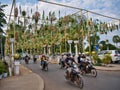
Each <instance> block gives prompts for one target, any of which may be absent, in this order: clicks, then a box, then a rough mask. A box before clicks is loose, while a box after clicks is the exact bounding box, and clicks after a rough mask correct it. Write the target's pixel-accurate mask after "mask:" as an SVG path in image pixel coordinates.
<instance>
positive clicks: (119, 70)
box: [96, 68, 120, 71]
mask: <svg viewBox="0 0 120 90" xmlns="http://www.w3.org/2000/svg"><path fill="white" fill-rule="evenodd" d="M96 69H97V70H100V71H120V70H117V69H116V70H109V69H98V68H96Z"/></svg>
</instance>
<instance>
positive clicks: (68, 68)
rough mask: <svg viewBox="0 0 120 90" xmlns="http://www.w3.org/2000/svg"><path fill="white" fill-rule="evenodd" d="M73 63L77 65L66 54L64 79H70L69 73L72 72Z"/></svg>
mask: <svg viewBox="0 0 120 90" xmlns="http://www.w3.org/2000/svg"><path fill="white" fill-rule="evenodd" d="M73 63H75V64H77V62H76V61H75V60H74V58H72V57H71V56H70V54H67V58H66V59H65V66H66V67H67V70H66V75H67V76H66V78H70V76H71V71H72V65H73Z"/></svg>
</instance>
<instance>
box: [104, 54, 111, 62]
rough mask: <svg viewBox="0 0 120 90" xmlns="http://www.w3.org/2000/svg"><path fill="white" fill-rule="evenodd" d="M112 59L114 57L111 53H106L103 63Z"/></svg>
mask: <svg viewBox="0 0 120 90" xmlns="http://www.w3.org/2000/svg"><path fill="white" fill-rule="evenodd" d="M111 59H112V58H111V56H110V55H109V54H106V55H105V57H104V59H103V63H104V64H110V62H111Z"/></svg>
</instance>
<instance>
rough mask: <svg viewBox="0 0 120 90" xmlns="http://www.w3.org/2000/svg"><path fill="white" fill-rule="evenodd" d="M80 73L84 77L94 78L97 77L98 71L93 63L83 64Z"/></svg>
mask: <svg viewBox="0 0 120 90" xmlns="http://www.w3.org/2000/svg"><path fill="white" fill-rule="evenodd" d="M80 71H81V74H82V75H85V74H91V75H92V76H93V77H96V76H97V70H96V68H95V67H94V66H93V64H92V62H91V61H86V62H83V63H82V65H81V67H80Z"/></svg>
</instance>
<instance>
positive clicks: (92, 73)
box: [91, 68, 97, 77]
mask: <svg viewBox="0 0 120 90" xmlns="http://www.w3.org/2000/svg"><path fill="white" fill-rule="evenodd" d="M91 75H92V76H93V77H96V76H97V70H96V69H95V68H93V69H91Z"/></svg>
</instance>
